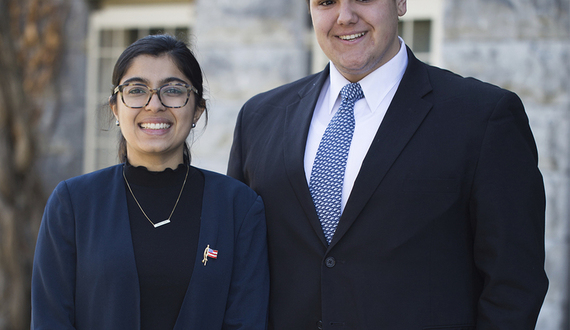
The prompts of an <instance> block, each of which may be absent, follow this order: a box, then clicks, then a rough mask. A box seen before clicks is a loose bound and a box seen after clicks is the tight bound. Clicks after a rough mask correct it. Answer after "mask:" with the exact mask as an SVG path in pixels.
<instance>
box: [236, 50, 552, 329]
mask: <svg viewBox="0 0 570 330" xmlns="http://www.w3.org/2000/svg"><path fill="white" fill-rule="evenodd" d="M408 54H409V65H408V67H407V70H406V72H405V74H404V77H403V79H402V82H401V84H400V86H399V88H398V91H397V92H396V95H395V97H394V99H393V101H392V103H391V105H390V107H389V109H388V111H387V114H386V116H385V118H384V120H383V122H382V124H381V125H380V127H379V129H378V131H377V133H376V136H375V138H374V140H373V142H372V145H371V146H370V150H369V151H368V154H367V155H366V157H365V159H364V162H363V164H362V167H361V169H360V172H359V174H358V177H357V178H356V182H355V185H354V188H353V190H352V193H351V195H350V197H349V199H348V202H347V205H346V207H345V210H344V213H343V214H342V216H341V219H340V222H339V225H338V228H337V230H336V233H335V235H334V238H333V240H332V242H331V244H330V246H327V244H326V241H325V238H324V235H323V233H322V230H321V227H320V224H319V220H318V219H317V215H316V211H315V208H314V206H313V202H312V199H311V195H310V193H309V189H308V184H307V181H306V179H305V173H304V169H303V157H304V149H305V142H306V138H307V133H308V129H309V124H310V121H311V117H312V113H313V109H314V107H315V104H316V102H317V98H318V95H319V93H320V91H321V87H322V86H323V84H324V82H325V80H326V78H327V76H328V72H329V71H328V68H327V69H325V70H324V71H323V72H321V73H318V74H316V75H312V76H309V77H306V78H303V79H301V80H299V81H296V82H293V83H291V84H288V85H285V86H282V87H279V88H277V89H274V90H271V91H269V92H266V93H263V94H260V95H257V96H255V97H253V98H252V99H251V100H249V101H248V102H247V103H246V104H245V105H244V106H243V108H242V110H241V112H240V114H239V117H238V120H237V125H236V130H235V137H234V144H233V146H232V151H231V157H230V162H229V169H228V173H229V174H230V175H231V176H233V177H235V178H237V179H239V180H241V181H243V182H245V183H247V184H248V185H250V186H251V187H252V188H253V189H254V190H256V191H257V192H258V193H259V194H260V195H261V196H262V197H263V200H264V203H265V206H266V216H267V225H268V241H269V264H270V274H271V290H270V291H271V293H270V307H269V310H270V312H269V318H270V321H269V323H270V328H272V329H284V330H291V329H295V330H302V329H317V328H319V327H322V328H324V329H353V330H365V329H382V330H392V329H402V330H414V329H447V330H452V329H513V330H522V329H533V328H534V324H535V322H536V318H537V315H538V312H539V309H540V307H541V304H542V301H543V298H544V295H545V293H546V290H547V285H548V281H547V278H546V275H545V272H544V208H545V196H544V187H543V181H542V176H541V174H540V172H539V170H538V168H537V150H536V146H535V142H534V139H533V136H532V133H531V131H530V128H529V125H528V119H527V116H526V114H525V112H524V109H523V105H522V103H521V101H520V99H519V98H518V97H517V96H516V95H515V94H513V93H511V92H509V91H506V90H503V89H500V88H498V87H495V86H492V85H489V84H485V83H482V82H480V81H477V80H475V79H466V78H462V77H459V76H457V75H455V74H453V73H451V72H448V71H444V70H441V69H438V68H434V67H431V66H428V65H426V64H424V63H422V62H420V61H419V60H417V59H416V58H415V57H414V56H413V54H412V53H411V51H409V50H408Z"/></svg>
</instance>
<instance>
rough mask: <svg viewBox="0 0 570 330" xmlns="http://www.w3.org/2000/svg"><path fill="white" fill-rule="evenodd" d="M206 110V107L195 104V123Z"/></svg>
mask: <svg viewBox="0 0 570 330" xmlns="http://www.w3.org/2000/svg"><path fill="white" fill-rule="evenodd" d="M205 110H206V107H203V106H197V107H196V110H194V124H196V123H197V122H198V120H199V119H200V117H202V114H203V113H204V111H205Z"/></svg>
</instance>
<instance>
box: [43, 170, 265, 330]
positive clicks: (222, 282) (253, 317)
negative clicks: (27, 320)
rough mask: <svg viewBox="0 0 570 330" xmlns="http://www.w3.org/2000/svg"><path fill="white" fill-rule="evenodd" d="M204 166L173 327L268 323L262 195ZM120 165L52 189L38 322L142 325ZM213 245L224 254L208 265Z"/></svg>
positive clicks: (87, 325)
mask: <svg viewBox="0 0 570 330" xmlns="http://www.w3.org/2000/svg"><path fill="white" fill-rule="evenodd" d="M201 171H202V173H203V174H204V178H205V183H204V195H203V205H202V215H201V224H200V235H199V243H198V251H196V262H195V265H194V270H193V273H192V278H191V280H190V284H189V286H188V291H187V293H186V297H185V298H184V302H183V304H182V307H181V310H180V313H179V316H178V320H177V323H176V326H175V327H174V329H180V330H182V329H184V330H186V329H200V330H203V329H216V330H220V329H244V330H245V329H248V330H249V329H266V318H267V300H268V296H269V294H268V289H269V273H268V266H267V250H266V236H265V235H266V226H265V218H264V208H263V203H262V201H261V199H260V197H259V196H258V195H257V194H255V192H253V191H252V190H251V189H249V188H248V187H247V186H245V185H244V184H242V183H241V182H238V181H236V180H233V179H231V178H228V177H226V176H223V175H220V174H216V173H213V172H208V171H204V170H201ZM121 173H122V165H117V166H113V167H109V168H107V169H104V170H101V171H98V172H94V173H90V174H86V175H83V176H79V177H77V178H73V179H70V180H66V181H64V182H62V183H60V184H59V185H58V186H57V188H56V189H55V191H54V192H53V194H52V195H51V197H50V199H49V201H48V203H47V206H46V210H45V213H44V218H43V219H42V224H41V228H40V233H39V236H38V242H37V247H36V254H35V259H34V270H33V277H32V329H58V330H61V329H97V330H101V329H117V330H125V329H140V307H139V300H140V294H139V282H138V275H137V270H136V265H135V256H134V251H133V244H132V240H131V232H130V226H129V216H128V210H127V200H126V192H125V184H124V181H123V178H122V175H121ZM180 202H183V201H182V200H181V201H180ZM207 245H210V247H211V248H213V249H216V250H218V258H217V259H215V260H214V259H209V261H208V262H207V264H206V265H205V266H204V264H202V259H203V254H204V249H205V248H206V246H207Z"/></svg>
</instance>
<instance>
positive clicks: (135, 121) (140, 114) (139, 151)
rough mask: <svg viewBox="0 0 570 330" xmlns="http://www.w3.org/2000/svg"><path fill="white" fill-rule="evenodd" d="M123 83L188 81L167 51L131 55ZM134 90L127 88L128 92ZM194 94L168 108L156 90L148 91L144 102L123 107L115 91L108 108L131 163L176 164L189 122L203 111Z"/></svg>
mask: <svg viewBox="0 0 570 330" xmlns="http://www.w3.org/2000/svg"><path fill="white" fill-rule="evenodd" d="M126 83H136V84H142V85H146V86H148V88H150V89H155V88H161V87H162V86H164V85H166V84H168V83H175V84H176V83H182V84H188V85H191V83H190V80H189V79H188V78H187V77H186V76H185V75H184V74H183V73H182V72H181V71H180V70H179V69H178V67H177V66H176V64H174V62H173V61H172V60H171V57H170V56H169V55H161V56H158V57H155V56H150V55H140V56H137V57H135V58H134V59H133V60H132V62H131V64H130V67H129V68H128V70H127V71H126V73H125V75H124V76H123V77H122V78H121V81H120V84H121V85H123V84H126ZM137 92H139V91H138V90H133V91H129V93H130V94H131V95H134V94H136V93H137ZM126 93H127V90H126V89H123V94H124V97H125V99H127V94H126ZM195 97H196V95H195V94H194V92H191V93H190V95H189V99H188V102H187V103H186V105H185V106H183V107H181V108H168V107H166V106H164V105H163V104H162V103H161V102H160V99H159V98H158V95H157V94H152V96H151V98H150V101H149V102H148V104H147V105H146V106H144V107H142V108H138V109H134V108H129V107H127V106H126V105H125V103H123V98H122V97H121V95H120V93H118V94H117V98H116V104H115V105H111V108H112V110H113V113H114V114H115V117H116V118H117V120H118V121H119V123H120V128H121V132H122V133H123V136H124V137H125V140H126V142H127V157H128V160H129V162H130V163H131V164H132V165H134V166H146V167H147V168H148V169H149V170H153V169H154V170H162V169H164V168H167V167H169V168H176V167H177V166H178V164H180V163H182V161H183V149H184V142H185V141H186V138H187V137H188V135H189V134H190V130H191V129H192V124H193V123H196V122H197V121H198V119H199V118H200V116H201V115H202V112H203V111H204V109H203V108H200V107H196V100H195ZM163 100H164V98H163ZM127 103H129V101H127ZM165 103H167V102H165ZM130 105H131V106H132V104H130ZM167 105H170V104H168V103H167Z"/></svg>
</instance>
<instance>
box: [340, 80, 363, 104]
mask: <svg viewBox="0 0 570 330" xmlns="http://www.w3.org/2000/svg"><path fill="white" fill-rule="evenodd" d="M340 96H341V97H342V99H343V100H345V99H346V100H348V101H354V102H356V101H357V100H360V99H361V98H363V97H364V93H362V88H361V87H360V84H359V83H352V84H346V85H344V87H343V88H342V89H341V90H340Z"/></svg>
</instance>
